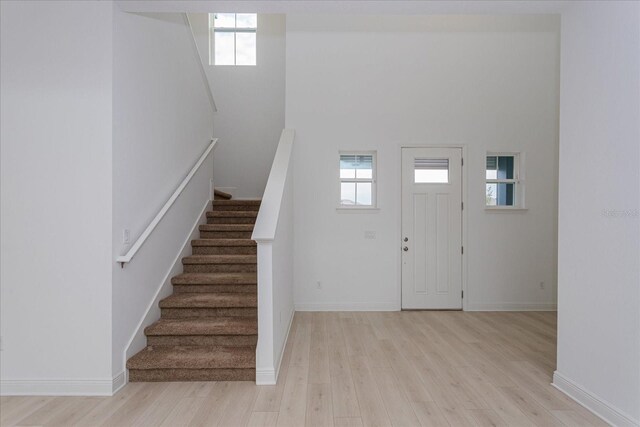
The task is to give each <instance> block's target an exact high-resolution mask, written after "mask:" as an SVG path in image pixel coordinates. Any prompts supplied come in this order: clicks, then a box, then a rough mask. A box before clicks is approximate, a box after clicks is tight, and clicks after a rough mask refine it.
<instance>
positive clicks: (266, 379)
mask: <svg viewBox="0 0 640 427" xmlns="http://www.w3.org/2000/svg"><path fill="white" fill-rule="evenodd" d="M295 313H296V311H295V310H294V309H291V313H290V315H289V326H288V327H287V334H286V335H285V337H284V342H283V343H282V349H281V350H280V359H279V360H278V363H276V364H275V366H276V368H275V369H269V368H263V369H256V385H276V384H277V383H278V375H279V374H280V366H281V365H282V359H283V358H284V357H283V356H284V349H285V347H286V346H287V341H288V340H289V333H290V332H291V325H293V316H294V315H295Z"/></svg>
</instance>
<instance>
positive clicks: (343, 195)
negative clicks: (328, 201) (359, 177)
mask: <svg viewBox="0 0 640 427" xmlns="http://www.w3.org/2000/svg"><path fill="white" fill-rule="evenodd" d="M340 204H341V205H355V204H356V183H355V182H342V183H340Z"/></svg>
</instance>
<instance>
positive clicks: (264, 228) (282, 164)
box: [251, 129, 295, 242]
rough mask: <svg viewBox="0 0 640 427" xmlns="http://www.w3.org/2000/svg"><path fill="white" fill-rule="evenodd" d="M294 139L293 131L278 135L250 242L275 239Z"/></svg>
mask: <svg viewBox="0 0 640 427" xmlns="http://www.w3.org/2000/svg"><path fill="white" fill-rule="evenodd" d="M294 137H295V131H294V130H293V129H284V130H283V131H282V134H281V135H280V142H278V149H277V150H276V155H275V157H274V158H273V166H271V172H270V173H269V179H267V186H266V187H265V189H264V194H263V196H262V202H261V203H260V211H258V217H257V218H256V224H255V226H254V227H253V234H252V235H251V240H255V241H256V242H268V241H272V240H273V239H274V238H275V235H276V228H277V227H278V217H279V216H280V205H281V202H282V195H283V193H284V186H285V183H286V180H287V170H288V169H289V158H290V157H291V149H292V148H293V138H294Z"/></svg>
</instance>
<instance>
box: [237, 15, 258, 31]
mask: <svg viewBox="0 0 640 427" xmlns="http://www.w3.org/2000/svg"><path fill="white" fill-rule="evenodd" d="M236 28H258V15H256V14H255V13H238V14H236Z"/></svg>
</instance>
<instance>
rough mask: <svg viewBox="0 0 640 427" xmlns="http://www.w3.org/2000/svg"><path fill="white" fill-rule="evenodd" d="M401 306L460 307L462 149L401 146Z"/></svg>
mask: <svg viewBox="0 0 640 427" xmlns="http://www.w3.org/2000/svg"><path fill="white" fill-rule="evenodd" d="M400 243H401V245H402V246H401V249H402V308H403V309H461V308H462V149H461V148H403V149H402V242H400Z"/></svg>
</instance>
